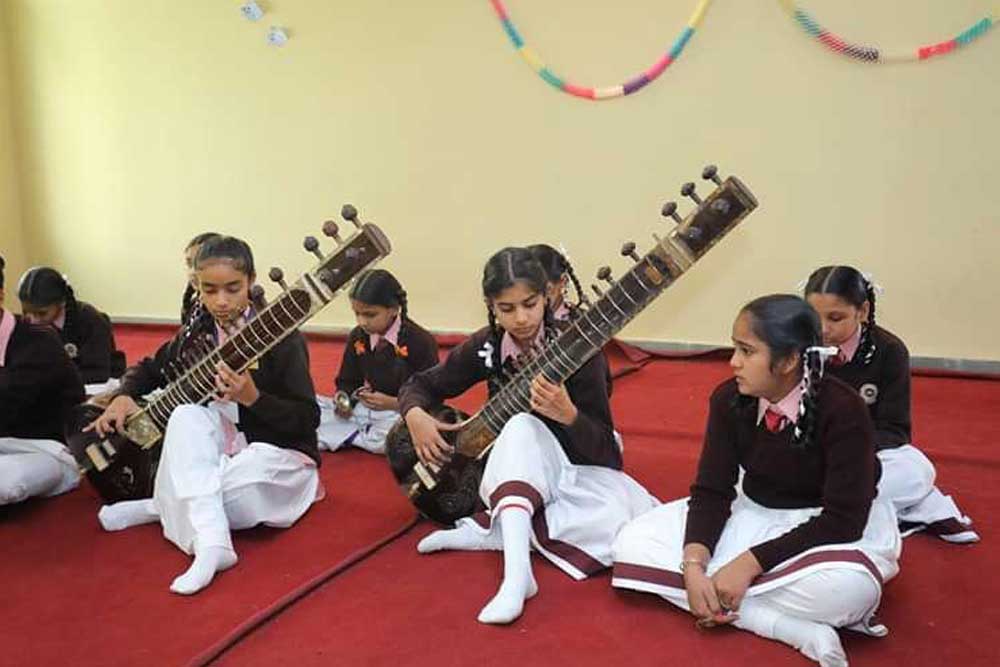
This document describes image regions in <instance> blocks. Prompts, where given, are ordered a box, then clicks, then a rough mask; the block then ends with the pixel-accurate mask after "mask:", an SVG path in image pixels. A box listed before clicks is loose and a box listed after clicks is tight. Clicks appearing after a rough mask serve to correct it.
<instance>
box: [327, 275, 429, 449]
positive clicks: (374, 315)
mask: <svg viewBox="0 0 1000 667" xmlns="http://www.w3.org/2000/svg"><path fill="white" fill-rule="evenodd" d="M350 297H351V309H352V310H353V311H354V316H355V317H356V318H357V321H358V326H356V327H354V328H353V329H352V330H351V333H350V334H349V335H348V336H347V345H346V346H345V347H344V357H343V360H342V361H341V362H340V370H339V371H338V372H337V378H336V385H337V394H336V395H335V396H334V397H333V398H330V397H327V396H320V397H318V400H319V405H320V424H319V429H318V430H317V435H318V436H319V446H320V449H327V450H329V451H331V452H333V451H336V450H338V449H340V448H341V447H345V446H348V445H350V446H354V447H360V448H361V449H364V450H366V451H369V452H371V453H372V454H384V453H385V437H386V435H387V434H388V433H389V429H391V428H392V426H393V424H395V423H396V422H397V421H399V400H398V398H397V396H398V394H399V388H400V387H401V386H402V385H403V383H404V382H406V381H407V380H408V379H409V377H410V376H411V375H413V374H414V373H416V372H419V371H422V370H426V369H428V368H430V367H432V366H434V365H436V364H437V362H438V347H437V341H435V340H434V336H432V335H431V334H430V333H429V332H427V331H426V330H425V329H423V328H422V327H421V326H420V325H419V324H417V323H416V322H414V321H413V320H411V319H410V316H409V313H408V312H407V301H406V290H404V289H403V286H402V285H401V284H400V283H399V281H398V280H396V277H395V276H394V275H392V274H391V273H389V272H388V271H386V270H385V269H371V270H369V271H365V272H363V273H362V274H361V275H359V276H358V278H357V280H355V281H354V285H353V286H352V287H351V293H350Z"/></svg>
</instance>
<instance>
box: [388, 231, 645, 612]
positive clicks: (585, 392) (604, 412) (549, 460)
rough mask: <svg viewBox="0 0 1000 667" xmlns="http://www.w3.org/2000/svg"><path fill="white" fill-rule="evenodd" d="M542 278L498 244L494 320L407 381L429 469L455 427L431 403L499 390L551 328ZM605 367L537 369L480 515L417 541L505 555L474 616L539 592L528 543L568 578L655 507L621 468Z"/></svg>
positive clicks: (490, 270)
mask: <svg viewBox="0 0 1000 667" xmlns="http://www.w3.org/2000/svg"><path fill="white" fill-rule="evenodd" d="M547 283H548V280H547V276H546V273H545V270H544V269H543V268H542V266H541V264H539V262H538V260H537V259H536V258H535V257H534V256H533V255H532V253H531V251H529V250H528V249H526V248H505V249H503V250H501V251H500V252H498V253H496V254H495V255H493V256H492V257H491V258H490V259H489V261H487V263H486V267H485V269H484V271H483V283H482V288H483V298H484V300H485V301H486V309H487V317H488V321H489V324H488V325H487V326H486V327H483V328H482V329H480V330H479V331H477V332H476V333H474V334H472V336H470V337H469V339H468V340H466V341H465V342H464V343H462V344H461V345H459V346H458V347H456V348H455V349H454V350H452V352H451V353H450V354H449V355H448V358H447V359H446V360H445V361H444V362H442V363H441V364H439V365H437V366H435V367H434V368H432V369H430V370H427V371H424V372H422V373H417V374H415V375H414V376H413V377H411V378H410V380H409V381H408V382H407V383H406V384H405V385H404V386H403V389H402V390H401V391H400V396H399V402H400V412H401V413H402V414H403V416H404V418H405V419H406V424H407V426H408V427H409V431H410V436H411V439H412V441H413V445H414V448H415V450H416V452H417V455H418V457H419V458H420V460H421V461H422V462H423V463H424V464H425V465H442V464H444V463H445V462H446V460H447V459H448V457H449V455H450V454H451V451H452V448H451V445H449V444H448V442H447V441H445V439H444V438H443V437H442V435H441V432H442V431H447V430H450V429H454V428H455V427H454V426H453V425H448V424H444V423H441V422H439V421H437V420H436V419H434V418H433V417H432V416H431V414H430V412H429V411H430V410H432V409H433V408H434V407H435V406H437V405H440V404H441V402H442V401H444V400H445V399H447V398H452V397H454V396H458V395H459V394H461V393H463V392H464V391H465V390H466V389H468V388H469V387H471V386H473V385H475V384H478V383H479V382H484V381H485V382H486V383H487V388H488V390H489V393H490V395H491V396H493V395H495V394H496V392H497V391H499V390H500V388H502V387H503V386H504V385H505V384H506V383H507V382H508V381H509V380H510V378H511V377H513V376H514V375H515V374H516V373H517V370H518V369H519V368H522V367H523V364H524V363H526V361H527V359H529V358H530V357H531V356H532V355H534V354H535V353H537V352H538V351H539V349H540V348H542V347H543V346H545V345H546V344H547V343H548V342H550V341H551V340H552V339H553V338H555V336H556V335H557V334H558V332H559V326H560V324H559V322H558V321H557V320H555V318H554V317H553V313H552V310H551V307H550V304H549V302H548V299H547V297H546V285H547ZM606 373H607V365H606V362H605V360H604V357H603V355H600V354H598V355H594V356H593V357H591V358H590V360H588V361H587V362H586V363H585V364H584V365H583V366H582V367H581V368H580V369H579V370H578V371H577V372H576V373H574V374H573V375H571V376H570V377H569V379H568V380H567V381H566V383H565V384H561V385H559V384H554V383H553V382H551V381H550V380H549V379H547V378H546V377H545V376H544V375H543V374H539V375H538V376H537V377H536V378H535V379H534V381H533V383H532V385H531V401H530V404H531V411H530V412H522V413H519V414H517V415H515V416H514V417H513V418H512V419H510V420H509V421H508V422H507V423H506V424H505V425H504V426H503V428H502V430H501V431H500V434H499V435H498V437H497V439H496V440H495V441H494V443H493V448H492V450H491V451H490V454H489V458H488V460H487V462H486V467H485V471H484V474H483V479H482V483H481V485H480V488H479V493H480V497H481V499H482V501H483V502H484V503H485V505H486V508H487V511H486V512H484V513H480V514H477V515H475V516H474V517H469V518H464V519H460V520H459V521H458V523H457V525H456V527H455V528H453V529H449V530H439V531H435V532H434V533H431V534H430V535H429V536H427V537H425V538H424V539H423V540H422V541H421V542H420V544H419V545H418V547H417V548H418V550H419V551H420V552H421V553H430V552H433V551H439V550H443V549H459V550H497V551H499V550H502V551H503V563H504V569H503V582H502V583H501V585H500V589H499V591H498V592H497V594H496V595H495V596H494V597H493V599H492V600H490V602H489V603H488V604H487V605H486V606H485V607H483V609H482V610H481V611H480V613H479V617H478V618H479V621H480V622H482V623H510V622H512V621H513V620H515V619H516V618H518V617H519V616H520V615H521V613H522V611H523V608H524V604H525V601H526V600H527V599H529V598H531V597H532V596H534V595H535V594H536V593H537V591H538V587H537V585H536V583H535V578H534V575H533V573H532V569H531V561H530V557H529V554H530V550H531V548H532V547H534V548H535V549H536V550H537V551H538V552H539V553H541V554H542V555H543V556H544V557H545V558H547V559H549V560H550V561H552V562H553V563H554V564H555V565H556V566H558V567H559V568H560V569H562V570H563V571H564V572H566V573H567V574H569V575H570V576H571V577H573V578H574V579H583V578H585V577H587V576H589V575H591V574H594V573H595V572H598V571H600V570H602V569H604V568H605V567H608V566H609V565H610V564H611V543H612V541H613V540H614V536H615V535H616V534H617V533H618V530H619V529H620V528H621V526H622V525H624V524H625V523H626V522H627V521H629V520H630V519H632V518H633V517H636V516H638V515H640V514H642V513H643V512H645V511H648V510H649V509H651V508H652V507H654V506H655V505H656V500H655V499H654V498H653V497H652V496H650V495H649V493H647V492H646V490H645V489H643V488H642V487H641V486H640V485H639V484H638V483H636V482H635V481H634V480H632V479H631V478H630V477H629V476H628V475H626V474H624V473H623V472H621V468H622V454H621V450H620V449H619V447H618V445H617V443H616V442H615V439H614V437H613V430H614V426H613V423H612V418H611V407H610V404H609V403H608V394H607V391H606V387H605V381H604V378H605V375H606Z"/></svg>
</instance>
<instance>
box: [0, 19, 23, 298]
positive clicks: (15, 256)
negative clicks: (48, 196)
mask: <svg viewBox="0 0 1000 667" xmlns="http://www.w3.org/2000/svg"><path fill="white" fill-rule="evenodd" d="M7 34H8V31H7V29H6V23H5V15H4V13H3V12H2V11H0V256H2V257H3V258H4V260H6V263H7V268H6V271H4V274H5V277H6V283H5V287H6V292H7V299H6V305H7V307H9V308H11V309H12V310H16V309H17V307H18V306H17V299H16V297H15V296H14V292H16V291H17V290H16V289H15V286H16V285H17V277H18V276H19V275H20V274H21V272H22V271H24V269H25V268H26V267H27V264H28V257H27V252H26V249H25V244H24V228H23V226H22V224H21V211H20V208H19V205H18V203H19V197H20V193H19V188H18V180H17V169H16V166H15V165H16V154H15V143H14V128H13V126H12V125H11V108H12V104H11V85H10V68H9V63H8V39H7Z"/></svg>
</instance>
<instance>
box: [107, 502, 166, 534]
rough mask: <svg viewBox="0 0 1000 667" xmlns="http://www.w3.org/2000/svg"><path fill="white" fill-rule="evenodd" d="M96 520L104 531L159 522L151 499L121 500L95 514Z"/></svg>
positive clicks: (158, 516) (158, 514) (157, 513)
mask: <svg viewBox="0 0 1000 667" xmlns="http://www.w3.org/2000/svg"><path fill="white" fill-rule="evenodd" d="M97 518H98V520H99V521H100V522H101V527H102V528H104V530H108V531H112V530H125V529H126V528H131V527H132V526H141V525H142V524H144V523H153V522H154V521H159V520H160V513H159V512H157V511H156V505H154V504H153V499H152V498H144V499H142V500H123V501H121V502H117V503H115V504H114V505H105V506H104V507H102V508H101V510H100V511H99V512H98V513H97Z"/></svg>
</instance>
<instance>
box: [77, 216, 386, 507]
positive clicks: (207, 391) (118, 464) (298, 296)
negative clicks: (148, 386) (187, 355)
mask: <svg viewBox="0 0 1000 667" xmlns="http://www.w3.org/2000/svg"><path fill="white" fill-rule="evenodd" d="M341 215H342V216H343V218H344V219H345V220H347V221H348V222H351V223H352V224H353V225H354V226H355V228H356V229H355V231H354V233H353V234H351V235H350V236H349V237H348V238H346V239H344V238H341V236H340V229H339V227H338V225H337V223H335V222H334V221H332V220H328V221H326V222H325V223H324V224H323V233H324V234H326V235H327V236H329V237H331V238H333V239H334V241H335V242H336V243H337V246H338V247H337V249H336V250H335V251H334V252H332V253H330V254H328V255H324V254H323V252H322V251H321V250H320V248H319V246H320V244H319V241H318V240H317V239H316V238H315V237H313V236H307V237H306V238H305V240H304V241H303V246H304V247H305V249H306V250H307V251H309V252H311V253H313V254H314V255H316V257H317V258H318V260H319V262H318V264H317V265H316V266H315V267H313V268H312V269H311V270H309V271H307V272H305V273H304V274H302V276H301V277H300V278H299V279H298V280H297V281H295V282H294V283H293V284H291V285H288V284H286V283H285V280H284V274H283V272H282V271H281V269H279V268H276V267H275V268H272V269H271V270H270V272H269V276H270V278H271V279H272V280H274V281H275V282H277V283H278V284H279V285H280V286H281V290H282V291H281V294H280V295H279V296H278V297H277V298H275V299H274V300H272V301H271V302H270V303H269V304H267V305H266V306H265V307H264V308H263V309H261V310H259V311H258V312H257V314H256V315H255V316H253V317H252V318H251V319H250V320H248V321H247V322H246V323H245V324H244V325H243V326H242V327H241V328H239V329H238V330H237V331H235V332H233V333H232V334H231V335H229V336H228V337H227V338H226V340H225V342H223V343H222V344H221V345H214V346H213V347H210V348H208V349H206V350H205V351H204V353H203V354H201V355H199V356H198V358H197V359H195V360H191V361H188V360H177V361H178V363H183V364H184V366H183V368H181V369H180V372H179V373H178V374H177V377H176V379H174V380H173V381H171V382H170V383H169V384H168V385H167V386H166V387H165V388H163V389H162V390H159V391H157V392H155V393H154V394H153V395H151V396H150V397H148V398H147V399H144V400H143V401H142V402H141V409H140V410H139V411H138V412H136V413H134V414H132V415H130V416H129V417H128V419H126V421H125V426H124V428H123V431H124V434H121V433H113V434H111V435H109V436H107V437H101V436H99V435H97V434H96V432H93V431H91V432H86V431H83V428H84V427H85V426H86V425H87V424H89V423H90V422H92V421H93V420H94V419H96V418H97V417H98V416H100V414H101V412H102V411H103V410H102V409H101V408H100V407H98V406H93V405H85V406H82V407H81V409H80V410H79V411H78V412H77V413H76V414H75V415H74V418H73V419H72V420H71V423H70V425H69V429H68V431H67V444H68V446H69V449H70V451H71V452H72V453H73V456H74V457H75V458H76V461H77V464H78V465H79V466H80V471H81V472H82V473H83V474H85V475H86V476H87V478H88V479H89V481H90V482H91V483H92V484H93V486H94V487H95V488H96V489H97V491H98V493H99V494H100V495H101V497H102V498H104V500H106V501H109V502H115V501H118V500H127V499H136V498H147V497H149V496H151V495H152V493H153V482H154V480H155V477H156V464H157V461H158V460H159V451H160V447H161V445H162V441H163V434H164V432H165V431H166V428H167V422H168V421H169V420H170V415H171V414H172V413H173V411H174V410H175V409H176V408H177V407H178V406H180V405H187V404H195V405H204V404H206V403H208V402H209V401H211V400H213V399H214V398H216V396H217V393H216V387H215V373H216V371H215V368H216V365H217V364H218V363H219V362H220V361H223V362H225V363H226V365H228V366H229V367H230V368H232V369H233V370H234V371H236V372H237V373H242V372H244V371H246V370H247V369H250V368H252V367H254V365H255V364H256V362H257V360H258V359H260V358H261V357H262V356H264V355H265V354H266V353H267V352H268V350H270V349H272V348H273V347H274V346H275V345H277V344H278V343H280V342H281V341H282V340H284V339H285V338H287V337H288V336H289V335H290V334H291V333H293V332H294V331H296V330H298V328H299V327H301V326H302V324H303V323H305V322H306V320H308V319H309V318H311V317H312V316H313V315H315V314H316V313H318V312H319V311H320V310H322V309H323V308H324V307H326V305H327V304H329V303H330V302H331V301H332V300H333V299H334V298H335V297H336V296H337V295H338V293H340V292H341V291H342V290H343V289H344V287H345V286H346V285H348V284H349V283H350V282H351V281H352V280H353V279H354V277H355V276H356V275H358V274H359V273H360V272H361V271H363V270H364V269H366V268H369V267H371V266H374V265H375V263H376V262H378V261H379V260H380V259H382V258H383V257H385V256H386V255H388V254H389V253H390V252H391V245H390V244H389V239H388V238H386V236H385V234H383V233H382V230H380V229H379V228H378V227H377V226H375V225H373V224H369V223H363V222H361V221H360V220H359V219H358V212H357V209H356V208H355V207H354V206H351V205H350V204H347V205H345V206H344V207H343V210H342V211H341Z"/></svg>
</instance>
